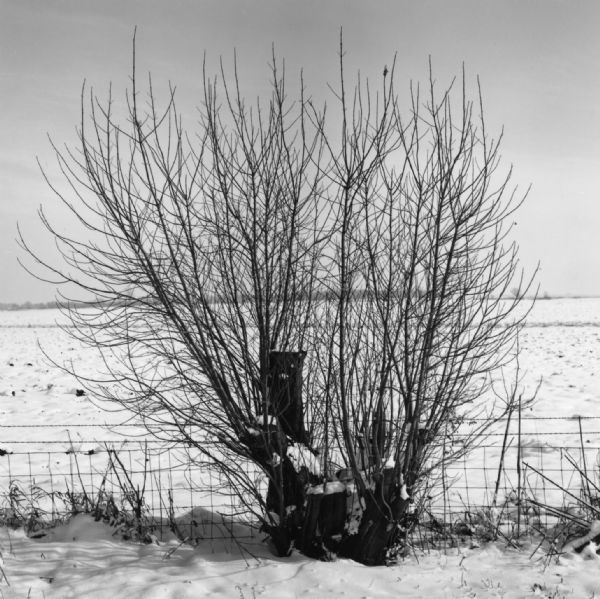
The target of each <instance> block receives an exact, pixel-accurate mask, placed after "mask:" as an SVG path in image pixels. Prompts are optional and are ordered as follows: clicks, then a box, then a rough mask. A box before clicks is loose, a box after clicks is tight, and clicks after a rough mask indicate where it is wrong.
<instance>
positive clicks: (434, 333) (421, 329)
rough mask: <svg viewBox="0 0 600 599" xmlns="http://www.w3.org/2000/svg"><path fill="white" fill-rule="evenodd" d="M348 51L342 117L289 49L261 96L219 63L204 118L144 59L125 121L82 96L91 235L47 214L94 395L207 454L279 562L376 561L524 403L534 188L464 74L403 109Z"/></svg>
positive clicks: (81, 187)
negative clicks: (186, 121) (450, 440)
mask: <svg viewBox="0 0 600 599" xmlns="http://www.w3.org/2000/svg"><path fill="white" fill-rule="evenodd" d="M342 56H343V53H342V51H341V48H340V71H339V73H340V79H339V81H338V83H337V85H336V86H335V91H334V97H333V100H332V102H331V103H330V105H329V106H328V108H327V112H326V111H325V109H324V107H320V106H317V105H315V103H313V101H312V100H311V98H310V96H309V95H308V94H307V93H306V91H305V88H304V83H303V81H302V80H301V81H300V85H299V90H298V94H297V96H296V98H295V100H294V101H291V100H290V98H289V96H288V89H287V87H286V81H285V77H284V73H283V72H282V71H281V70H280V67H279V66H278V62H277V61H276V59H275V57H274V59H273V63H272V72H271V74H272V87H271V95H270V98H268V101H267V102H266V103H265V102H263V103H262V104H260V103H256V104H254V105H251V104H249V103H248V102H247V101H246V100H245V98H244V97H243V95H242V91H241V90H240V87H239V85H238V83H237V77H234V78H233V81H231V80H230V79H228V78H227V76H226V73H225V70H224V69H223V68H222V70H221V73H220V76H218V77H216V78H211V77H209V76H208V75H207V74H206V73H205V76H204V97H203V98H202V99H201V106H200V110H199V114H200V122H199V123H198V126H197V130H195V131H194V132H193V133H192V132H189V131H188V130H187V129H184V126H183V119H182V117H181V115H180V114H179V113H178V111H177V108H176V104H175V95H174V93H172V94H171V96H170V98H169V100H168V102H167V103H166V107H165V108H164V109H163V110H162V111H161V110H160V109H159V107H158V102H157V98H156V97H155V93H154V92H153V88H152V83H151V82H150V83H149V85H148V87H147V88H146V92H145V94H142V93H141V92H140V90H139V80H138V78H137V76H136V73H135V69H134V73H133V79H132V88H131V90H130V93H129V94H128V95H127V118H125V119H117V118H116V117H114V116H113V102H112V99H111V98H109V99H108V100H107V101H101V100H98V99H97V97H95V96H93V95H92V94H90V97H89V101H88V100H86V99H85V97H84V98H82V119H81V128H80V130H79V141H80V147H79V148H78V151H71V150H67V151H63V150H59V149H57V150H56V156H57V159H58V162H59V164H60V166H61V169H62V172H63V174H64V177H65V180H66V182H67V183H68V186H67V187H66V188H65V187H64V186H63V187H59V186H58V185H57V184H56V183H55V182H51V181H49V183H50V184H51V186H53V189H54V191H55V192H56V194H57V195H58V197H59V198H60V199H61V200H62V202H63V203H64V204H65V206H66V207H67V208H69V209H70V210H71V211H72V212H73V214H75V215H76V217H77V219H78V222H79V223H80V228H79V230H76V231H73V232H72V234H65V233H64V232H62V231H60V230H59V229H57V228H55V226H54V225H53V224H52V223H51V222H50V221H49V220H48V219H47V218H46V217H45V216H44V214H43V213H42V214H41V217H42V219H43V222H44V224H45V225H46V227H47V228H48V230H49V231H50V232H51V233H52V234H53V235H54V236H55V238H56V242H57V244H58V247H59V248H60V249H61V252H62V256H63V259H64V260H63V261H62V262H61V263H60V264H53V263H49V262H48V261H46V260H44V257H43V256H39V255H38V256H35V258H36V260H37V263H38V266H40V265H41V266H42V267H44V268H45V269H46V271H47V272H49V273H51V274H52V277H53V278H54V279H56V278H58V279H59V280H60V281H61V282H63V283H65V289H67V290H69V289H73V288H75V289H78V290H79V291H83V292H85V293H86V294H87V295H88V296H89V297H90V298H91V301H90V306H89V307H88V308H81V307H77V308H69V303H68V301H67V302H65V309H66V310H67V311H68V312H69V316H70V319H71V321H72V324H73V325H74V327H73V328H70V329H69V330H70V331H71V332H72V334H73V335H74V336H75V337H77V338H78V339H80V340H82V341H84V342H85V343H87V344H89V345H90V346H92V347H94V348H96V349H97V350H98V352H99V353H100V355H101V356H102V358H103V362H102V363H103V365H104V366H105V368H104V370H105V373H104V374H105V376H104V379H102V382H97V381H96V382H93V381H88V386H90V387H92V388H93V392H94V393H95V395H96V397H102V398H105V399H107V400H110V401H112V402H116V403H117V404H120V405H121V406H123V407H124V408H126V409H128V410H130V411H132V412H134V413H135V414H136V415H137V416H138V417H139V419H141V420H142V421H143V422H145V423H147V424H148V425H152V430H153V431H155V432H156V430H157V428H156V426H155V425H159V427H160V430H161V433H159V434H160V435H162V436H163V437H164V438H166V439H168V440H171V441H183V442H185V443H187V444H189V445H191V446H194V447H196V448H197V449H198V450H199V451H201V452H203V453H204V454H205V455H206V456H207V457H208V458H210V459H211V460H212V461H213V462H214V463H215V464H216V466H217V467H218V468H219V469H220V470H221V472H222V474H223V475H224V476H225V477H226V478H227V479H228V480H229V481H230V482H231V484H232V485H233V486H234V488H235V489H236V490H237V492H238V494H239V497H240V498H241V499H242V500H243V501H244V502H245V504H246V505H247V507H248V509H251V510H253V512H254V513H255V514H256V515H257V516H258V517H259V518H260V520H261V521H262V523H263V527H264V529H265V530H266V531H267V532H268V534H269V535H270V537H271V538H272V540H273V541H274V543H275V546H276V547H277V549H278V551H279V552H280V553H281V554H287V553H288V552H289V551H290V549H291V548H292V547H293V546H296V547H297V548H299V549H300V550H302V551H304V552H305V553H307V554H309V555H315V556H319V557H323V556H325V555H327V554H328V552H330V551H332V552H336V553H337V554H339V555H343V556H347V557H351V558H353V559H356V560H358V561H361V562H363V563H367V564H374V563H383V562H384V561H385V560H386V556H388V555H389V552H390V551H392V550H393V549H394V547H395V546H396V545H397V543H398V542H399V539H400V538H401V536H402V534H403V532H404V531H405V530H406V529H407V528H408V527H409V526H410V523H411V521H412V520H413V518H414V515H413V514H412V511H413V510H414V502H415V501H417V500H418V498H419V494H420V491H421V490H422V489H423V488H424V487H425V486H427V485H428V484H429V483H428V481H429V480H430V478H431V476H433V473H434V472H435V471H436V469H437V468H439V466H440V465H441V464H442V463H444V461H448V460H452V459H456V458H457V457H459V456H461V455H464V453H465V452H468V451H469V449H470V448H472V447H473V445H474V444H476V443H477V442H478V440H479V439H481V435H484V434H485V431H486V430H487V428H488V427H489V426H490V424H491V423H493V422H494V421H495V420H497V419H498V418H500V417H502V416H504V415H505V414H506V412H507V411H510V410H512V409H514V405H512V403H511V402H510V401H509V402H507V403H502V402H496V403H494V402H492V401H491V400H490V396H489V391H490V386H491V384H492V381H493V377H494V374H495V373H497V372H498V370H499V368H500V367H502V366H503V365H504V364H505V363H506V362H507V361H509V360H510V359H511V356H512V355H513V353H512V352H513V350H514V346H515V341H516V336H517V333H518V331H519V328H520V326H521V323H522V317H523V311H522V310H520V309H519V307H520V306H521V304H522V301H523V298H524V295H525V292H526V290H527V287H528V282H526V284H523V281H522V280H520V276H519V273H518V265H517V255H516V247H515V245H514V244H513V243H511V241H510V240H509V239H508V237H507V235H508V233H509V230H510V225H511V224H512V213H513V211H514V210H515V209H517V208H518V206H519V204H520V203H521V201H522V197H519V196H517V195H515V192H514V190H512V189H509V177H510V173H508V174H501V173H499V172H498V164H499V153H498V151H499V143H500V139H499V138H498V139H492V138H491V137H490V136H489V135H488V133H487V131H486V130H485V126H484V119H483V109H482V104H481V100H480V96H479V93H478V92H477V94H476V97H475V101H471V100H469V99H468V97H467V93H466V90H465V85H466V84H465V77H464V74H463V77H462V79H461V80H459V81H458V82H455V83H453V84H452V85H451V86H450V87H448V88H447V89H442V90H438V89H437V88H436V84H435V82H434V79H433V77H432V76H431V75H430V78H429V80H428V82H427V84H426V85H425V86H424V87H423V88H421V87H414V86H411V88H410V93H409V94H408V99H409V102H408V106H407V108H406V109H403V108H402V102H401V99H400V98H399V96H398V94H397V92H396V88H395V68H394V65H392V66H391V67H390V69H389V72H388V71H387V69H386V73H385V74H384V75H383V78H382V79H379V80H378V81H377V82H376V84H373V85H372V84H371V83H369V82H366V81H361V80H360V79H359V80H357V82H356V83H354V84H352V85H351V86H349V84H348V78H347V76H346V75H345V73H344V62H343V59H342ZM22 243H23V245H24V246H25V248H27V243H26V241H24V240H22ZM515 286H516V287H518V291H517V293H513V294H511V295H510V296H509V293H508V292H509V290H510V289H513V288H514V287H515ZM505 297H509V299H501V298H505ZM66 299H67V300H68V298H66ZM475 417H477V420H476V423H477V424H476V425H475V426H472V427H470V429H469V430H470V436H469V437H467V439H466V442H465V443H464V444H462V445H460V446H459V447H458V448H457V447H454V448H450V449H449V448H448V447H446V448H445V450H444V447H443V446H444V443H443V439H444V438H447V436H448V435H451V434H452V433H453V432H455V431H456V430H457V429H458V428H459V427H460V426H461V423H462V422H463V421H464V420H465V419H470V420H474V421H475ZM207 441H211V442H207ZM242 461H244V462H250V463H252V464H254V466H255V469H257V470H258V471H260V472H261V473H262V474H263V477H266V480H267V481H268V485H267V488H265V485H263V484H261V483H260V482H259V481H260V477H258V478H257V477H256V476H255V475H254V474H253V473H252V471H251V470H249V469H248V468H240V467H239V464H240V463H241V462H242ZM411 505H412V506H413V507H412V508H411Z"/></svg>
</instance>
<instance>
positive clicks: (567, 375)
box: [0, 299, 600, 599]
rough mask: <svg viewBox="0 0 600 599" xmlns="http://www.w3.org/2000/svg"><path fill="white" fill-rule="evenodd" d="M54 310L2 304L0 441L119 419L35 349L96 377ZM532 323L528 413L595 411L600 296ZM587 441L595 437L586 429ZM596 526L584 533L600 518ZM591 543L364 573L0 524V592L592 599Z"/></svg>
mask: <svg viewBox="0 0 600 599" xmlns="http://www.w3.org/2000/svg"><path fill="white" fill-rule="evenodd" d="M57 315H58V313H57V312H56V311H53V310H43V311H22V312H0V348H1V349H0V425H2V426H4V427H5V428H1V427H0V434H2V436H3V438H1V439H0V448H3V449H8V450H11V451H14V450H17V449H18V448H19V445H18V444H17V443H14V444H13V445H11V444H10V443H8V441H10V440H14V441H15V442H16V441H20V442H23V441H26V442H27V443H28V447H29V446H33V447H36V446H41V447H43V446H44V442H47V441H48V437H49V436H50V437H51V438H54V437H53V436H52V435H56V438H57V439H58V438H64V434H65V429H67V428H68V427H69V425H72V424H75V423H79V424H85V425H90V426H98V427H100V426H101V425H103V424H104V423H118V422H121V421H122V418H123V415H122V414H118V413H111V412H106V411H104V410H102V409H101V408H100V407H98V406H94V405H93V404H91V403H90V401H89V399H88V398H87V397H77V396H76V395H75V390H76V389H77V388H78V383H77V381H75V380H74V379H72V378H71V377H70V376H69V375H67V374H65V373H64V372H62V371H60V370H58V369H57V368H56V367H54V366H52V365H51V364H49V363H48V362H47V360H46V359H45V358H44V356H43V354H42V353H41V351H40V350H39V348H38V346H37V342H38V341H39V342H40V343H41V344H42V346H43V347H44V348H45V349H46V351H48V352H49V353H52V355H53V357H55V358H56V359H58V360H61V359H69V358H73V360H74V361H76V362H78V363H79V365H80V366H82V367H84V368H87V369H88V370H89V371H92V372H93V370H94V367H95V362H94V358H93V356H92V355H91V354H89V353H88V352H85V351H82V350H81V348H78V347H76V345H75V344H74V343H73V342H72V341H70V340H68V338H66V337H65V335H64V333H62V332H61V331H60V330H59V329H57V328H55V327H54V326H53V323H54V321H55V319H56V318H57ZM528 323H529V326H528V327H527V328H526V329H525V331H524V333H523V337H522V341H521V349H522V356H521V367H522V369H523V370H524V371H526V373H527V374H526V378H525V380H524V383H525V384H526V385H528V386H529V387H530V388H531V387H532V386H534V385H535V382H536V381H537V380H538V379H539V378H540V377H543V381H542V385H541V387H540V391H539V394H538V400H537V404H536V405H535V406H534V408H533V410H532V413H534V414H536V415H538V416H552V417H556V416H563V417H566V418H573V417H577V416H579V415H581V416H600V402H599V401H598V398H599V397H600V299H568V300H567V299H565V300H547V301H540V302H538V304H537V305H536V307H535V309H534V311H533V312H532V314H531V315H530V316H529V319H528ZM38 424H40V425H42V424H44V425H47V424H50V425H54V426H55V429H53V430H55V431H56V432H55V433H53V432H52V430H50V431H49V430H48V429H42V428H39V429H38V428H35V426H36V425H38ZM15 425H28V426H29V425H34V426H32V428H30V429H27V432H26V433H23V432H19V431H20V429H11V428H6V427H10V426H15ZM553 426H554V425H553ZM556 426H560V421H559V422H557V424H556ZM102 430H103V434H108V432H106V431H105V429H102ZM534 432H535V431H534ZM543 433H544V431H543V430H540V431H539V435H542V434H543ZM19 434H20V435H22V436H23V435H25V436H26V438H19V437H18V435H19ZM532 434H533V433H532ZM586 435H587V433H586ZM589 439H590V442H591V443H595V442H596V439H595V438H594V437H593V436H592V434H591V433H590V435H589ZM586 440H587V436H586ZM71 443H72V445H73V448H74V449H76V450H77V451H89V450H91V449H95V450H98V449H100V446H99V445H98V443H97V442H95V441H94V440H90V437H89V436H88V435H87V434H86V435H82V436H81V438H80V437H78V436H77V434H75V433H73V434H72V439H71ZM298 457H300V456H298ZM305 457H308V456H305ZM37 482H40V483H42V484H43V482H44V481H43V480H39V481H37ZM590 527H591V531H590V535H591V533H592V532H594V533H596V532H597V531H598V530H600V523H598V522H594V523H590ZM592 536H593V535H592ZM593 549H594V548H593V547H590V549H588V550H586V551H584V552H582V553H581V554H574V553H567V554H565V555H563V556H562V557H560V558H558V559H555V560H553V561H551V562H550V564H549V565H547V566H546V562H545V560H542V559H541V558H542V557H543V556H542V555H541V554H540V553H539V552H538V553H537V554H536V555H535V557H534V558H533V559H530V554H531V553H532V552H533V548H532V547H525V548H524V549H522V550H520V551H518V550H515V549H511V548H509V547H507V546H506V545H505V544H502V543H498V544H489V545H484V546H482V547H479V548H473V549H470V548H466V547H464V548H460V549H456V548H454V549H448V550H447V551H446V552H444V551H441V550H439V551H438V550H435V551H434V550H431V551H429V552H419V551H417V552H415V553H414V554H412V555H411V556H409V557H408V558H406V559H405V560H403V561H400V562H399V563H398V564H397V565H394V566H390V567H375V568H368V567H366V566H362V565H360V564H357V563H354V562H351V561H348V560H337V561H334V562H330V563H324V562H318V561H314V560H312V559H308V558H306V557H304V556H302V555H300V554H298V553H294V554H292V556H291V557H289V558H278V557H275V556H273V555H272V553H271V552H270V551H269V548H268V546H267V543H264V542H263V541H262V537H260V536H259V537H258V538H255V539H252V540H247V539H246V540H242V541H239V543H236V542H234V541H233V540H231V539H229V538H228V539H226V540H224V541H200V542H198V543H197V544H196V545H195V546H192V545H189V544H181V542H180V541H178V540H176V539H168V538H165V539H164V540H163V541H161V542H160V543H158V544H151V545H143V544H139V543H135V542H131V541H123V540H121V539H120V538H118V535H115V534H114V530H113V529H112V528H110V527H109V526H107V525H105V524H102V523H98V522H94V521H93V520H92V519H91V518H90V517H88V516H77V517H75V518H73V519H72V520H71V521H70V522H68V523H67V524H65V525H62V526H59V527H57V528H55V529H53V530H51V531H50V532H49V533H48V535H47V536H46V537H43V538H40V539H33V538H28V537H27V536H26V534H25V533H24V531H23V530H20V529H19V530H11V529H7V528H2V529H0V565H1V570H0V597H2V598H6V599H9V598H10V599H17V598H18V599H21V598H26V597H30V598H31V599H37V598H40V599H41V598H47V599H51V598H57V599H58V598H65V599H66V598H70V597H77V598H89V599H94V598H105V597H111V598H115V599H119V598H127V599H135V598H144V599H154V598H157V599H158V598H160V599H176V598H177V599H185V598H190V599H192V598H193V599H196V598H199V597H215V598H219V597H232V598H234V599H251V598H255V597H260V598H265V599H266V598H277V599H286V598H292V597H311V598H313V597H315V598H319V597H323V598H325V597H357V598H358V597H365V598H366V597H368V598H371V597H410V598H418V597H424V598H425V597H434V598H437V597H443V598H452V597H461V598H462V597H472V598H475V597H478V598H479V597H481V598H483V597H504V598H507V599H508V598H519V597H548V598H549V597H557V598H560V597H573V598H591V597H600V559H599V558H598V556H597V555H596V554H595V553H594V552H593Z"/></svg>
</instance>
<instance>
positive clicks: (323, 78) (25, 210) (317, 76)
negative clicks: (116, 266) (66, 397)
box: [0, 0, 600, 302]
mask: <svg viewBox="0 0 600 599" xmlns="http://www.w3.org/2000/svg"><path fill="white" fill-rule="evenodd" d="M135 26H137V28H138V34H137V53H138V59H137V62H138V69H139V71H140V72H142V73H147V72H148V71H151V72H152V76H153V80H154V81H155V82H156V83H157V84H158V85H160V84H165V82H167V81H168V80H170V81H172V82H173V83H175V84H176V85H177V90H178V91H177V97H178V104H179V107H180V109H182V110H183V111H184V112H185V114H184V117H185V118H186V120H187V121H188V122H193V120H194V118H195V116H194V111H193V107H194V106H195V105H197V104H199V103H200V98H199V90H200V83H201V82H200V79H201V74H202V58H203V54H204V52H205V51H206V52H207V58H208V64H209V68H211V69H212V70H214V69H215V68H216V66H217V61H218V59H219V57H220V56H223V57H224V59H225V60H226V62H229V64H231V57H232V55H233V49H234V48H235V49H236V50H237V54H238V58H239V63H240V70H241V71H242V84H243V86H244V88H245V90H246V92H247V93H248V95H249V96H256V95H257V94H259V93H261V91H262V90H264V89H265V87H266V84H267V83H268V77H269V72H268V68H267V63H268V60H269V57H270V53H271V44H272V43H275V47H276V50H277V54H278V56H279V57H282V58H285V59H286V69H287V72H288V74H289V76H290V83H292V80H293V78H294V77H296V75H297V73H298V70H299V69H300V67H302V68H303V69H304V76H305V81H306V85H307V86H308V88H309V90H310V91H311V92H312V93H313V94H314V95H315V96H317V97H326V93H327V90H326V82H327V81H335V77H336V66H337V45H338V36H339V29H340V27H343V30H344V43H345V47H346V69H347V71H348V73H353V72H355V71H356V70H357V69H360V71H361V74H362V75H363V76H368V77H370V78H372V79H378V78H379V77H380V76H381V72H382V69H383V66H384V65H385V64H386V63H387V64H389V63H390V62H391V60H392V59H393V56H394V53H397V56H398V68H397V89H398V91H399V92H400V94H402V93H405V92H406V91H407V90H408V83H409V81H410V80H411V79H412V80H414V81H419V80H420V81H424V80H425V78H426V77H427V62H428V56H429V55H431V57H432V61H433V65H434V74H435V76H436V78H437V79H439V80H440V82H441V83H447V82H448V81H450V78H451V76H452V75H453V74H458V73H460V70H461V65H462V63H463V62H464V63H465V65H466V69H467V75H468V76H469V77H471V78H472V80H474V78H475V76H476V75H479V76H480V78H481V82H482V88H483V95H484V103H485V107H486V114H487V127H488V130H489V131H491V132H494V133H497V132H499V131H500V128H501V127H502V125H504V127H505V138H504V143H503V151H502V155H503V160H504V166H505V167H506V168H508V167H509V166H510V165H511V164H512V165H513V166H514V177H513V181H514V182H515V183H517V184H518V185H519V186H520V188H521V189H523V190H525V189H526V188H527V186H528V185H529V184H530V183H531V184H532V186H533V187H532V190H531V193H530V195H529V197H528V200H527V202H526V204H525V205H524V207H523V208H522V209H521V211H520V213H519V214H518V216H517V218H516V220H517V222H518V226H517V229H516V237H517V241H518V243H519V245H520V248H521V252H520V255H521V259H522V262H523V265H524V266H525V267H526V268H531V267H532V266H533V265H535V264H536V263H537V261H538V260H539V261H540V262H541V272H540V274H539V282H540V286H541V290H542V291H547V292H549V293H550V294H572V295H578V294H581V295H600V197H599V190H600V35H599V31H600V2H598V0H412V1H408V0H389V1H376V0H371V1H367V0H363V1H362V2H358V1H355V0H302V1H300V0H254V1H252V2H251V1H248V0H214V1H207V0H101V1H100V0H94V1H91V0H0V102H1V109H0V302H23V301H26V300H31V301H47V300H50V299H52V298H53V295H54V292H53V288H52V287H51V286H48V285H43V284H41V283H39V282H37V281H35V280H34V279H32V278H31V277H30V276H29V275H28V274H27V273H25V272H24V271H23V270H22V269H21V267H20V266H19V265H18V264H17V260H16V259H17V256H18V255H19V253H20V250H19V249H18V247H17V245H16V242H15V240H14V239H15V236H16V222H17V220H18V221H19V223H20V224H21V226H22V228H23V229H24V231H25V233H26V234H27V235H28V236H29V238H31V239H32V240H33V242H34V244H35V245H36V247H39V248H42V250H43V249H44V248H45V247H47V246H48V243H49V241H48V240H47V239H46V240H44V238H43V237H42V235H41V228H40V226H39V224H38V222H37V217H36V210H37V207H38V206H39V205H44V207H45V208H46V207H47V208H48V209H49V211H50V212H51V213H52V210H53V207H54V206H55V204H56V201H55V199H54V197H53V196H52V194H51V192H50V191H49V190H48V188H47V187H46V185H45V183H44V182H43V180H42V177H41V175H40V173H39V170H38V167H37V164H36V161H35V157H36V156H38V157H39V159H40V161H41V163H42V164H43V165H45V167H47V168H48V170H49V172H50V174H51V175H52V174H53V173H54V172H55V167H54V163H53V158H52V152H51V149H50V146H49V143H48V140H47V135H48V134H49V135H51V136H52V138H53V139H54V140H55V141H56V142H57V143H58V144H61V143H63V142H69V143H71V142H73V141H74V137H75V136H74V132H75V127H76V125H77V124H78V120H79V115H80V106H79V101H80V98H79V96H80V92H81V86H82V83H83V80H84V79H86V80H87V83H88V84H89V85H92V86H93V87H94V89H95V91H96V92H97V93H98V94H99V95H103V94H104V92H105V91H106V90H107V89H108V84H109V82H111V81H112V84H113V90H114V93H115V94H116V95H122V93H123V92H124V90H125V87H126V85H127V84H128V78H129V75H130V68H131V38H132V33H133V28H134V27H135Z"/></svg>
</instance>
